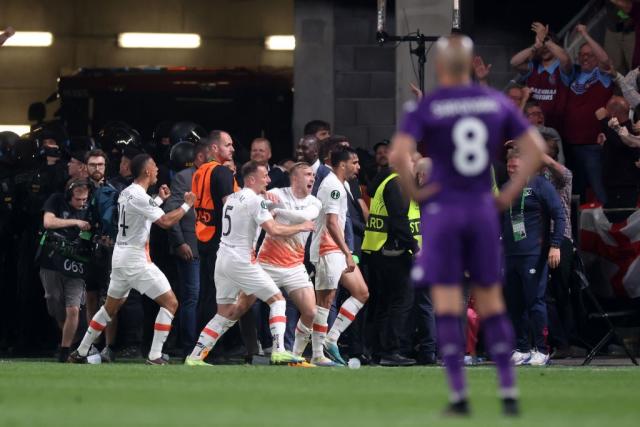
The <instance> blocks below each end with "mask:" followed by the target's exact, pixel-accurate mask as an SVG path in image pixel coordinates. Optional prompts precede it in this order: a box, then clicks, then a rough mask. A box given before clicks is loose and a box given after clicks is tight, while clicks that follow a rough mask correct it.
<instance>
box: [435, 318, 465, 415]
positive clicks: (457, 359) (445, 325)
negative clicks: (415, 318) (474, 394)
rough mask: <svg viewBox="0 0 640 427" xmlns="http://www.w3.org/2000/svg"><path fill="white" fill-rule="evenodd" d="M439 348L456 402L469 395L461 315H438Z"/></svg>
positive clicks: (454, 401) (453, 400)
mask: <svg viewBox="0 0 640 427" xmlns="http://www.w3.org/2000/svg"><path fill="white" fill-rule="evenodd" d="M436 330H437V335H438V348H439V350H440V356H441V357H442V361H443V362H444V366H445V370H446V373H447V378H448V380H449V390H450V392H451V402H452V403H456V402H459V401H461V400H463V399H466V397H467V389H466V381H465V376H464V371H463V364H462V358H463V356H464V353H463V349H464V337H463V335H462V325H461V323H460V317H459V316H454V315H440V316H438V315H437V316H436Z"/></svg>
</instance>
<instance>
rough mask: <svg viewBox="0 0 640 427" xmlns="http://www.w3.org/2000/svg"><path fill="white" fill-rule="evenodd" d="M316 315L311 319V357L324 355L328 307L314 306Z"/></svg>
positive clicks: (327, 327) (327, 326)
mask: <svg viewBox="0 0 640 427" xmlns="http://www.w3.org/2000/svg"><path fill="white" fill-rule="evenodd" d="M316 310H317V311H316V317H314V319H313V331H312V333H311V348H312V349H313V357H314V358H316V357H323V356H324V350H323V345H324V339H325V338H326V337H327V331H328V330H329V325H328V324H327V319H328V318H329V309H328V308H324V307H320V306H316Z"/></svg>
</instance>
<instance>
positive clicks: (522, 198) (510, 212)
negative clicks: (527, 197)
mask: <svg viewBox="0 0 640 427" xmlns="http://www.w3.org/2000/svg"><path fill="white" fill-rule="evenodd" d="M512 207H513V205H509V216H510V217H511V218H513V213H512V210H511V209H512ZM523 214H524V188H523V189H522V193H521V194H520V215H523Z"/></svg>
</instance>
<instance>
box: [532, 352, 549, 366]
mask: <svg viewBox="0 0 640 427" xmlns="http://www.w3.org/2000/svg"><path fill="white" fill-rule="evenodd" d="M528 364H529V365H531V366H546V365H548V364H549V355H548V354H544V353H541V352H539V351H538V350H535V351H532V352H531V357H530V358H529V362H528Z"/></svg>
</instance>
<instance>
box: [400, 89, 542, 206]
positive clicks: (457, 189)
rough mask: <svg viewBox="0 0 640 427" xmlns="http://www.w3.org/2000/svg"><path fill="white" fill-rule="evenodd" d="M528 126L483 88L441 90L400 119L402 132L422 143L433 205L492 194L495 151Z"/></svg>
mask: <svg viewBox="0 0 640 427" xmlns="http://www.w3.org/2000/svg"><path fill="white" fill-rule="evenodd" d="M530 126H531V125H530V124H529V122H527V121H526V119H525V118H524V116H523V114H522V113H521V112H520V111H519V110H518V109H517V108H516V107H515V106H514V105H513V102H512V101H511V100H509V99H508V98H507V97H505V96H504V95H503V94H502V93H500V92H498V91H496V90H494V89H491V88H488V87H486V86H480V85H471V86H455V87H446V88H441V89H438V90H436V91H435V92H433V93H432V94H430V95H429V96H427V97H425V98H424V99H423V100H422V102H421V103H420V104H419V105H418V107H417V108H416V109H415V110H414V111H412V112H410V113H408V114H407V115H406V116H405V119H404V123H403V125H402V127H401V129H400V130H401V131H402V132H405V133H407V134H409V135H411V136H413V138H414V139H415V140H416V141H422V142H423V143H424V144H425V146H426V149H427V152H428V154H429V157H431V159H432V162H433V169H432V172H431V178H430V179H429V182H435V183H438V184H439V185H440V187H441V189H440V192H439V193H438V194H436V195H435V196H434V197H433V199H434V200H439V201H443V202H444V201H450V202H456V201H460V202H462V201H464V200H465V199H466V198H468V197H469V196H479V195H484V194H486V193H489V192H490V191H491V172H490V166H491V163H492V162H493V161H494V160H495V159H496V156H497V155H498V153H499V149H500V148H501V147H502V145H503V144H504V143H505V142H506V141H508V140H510V139H516V138H517V137H519V136H520V135H522V134H523V133H524V132H525V131H526V130H527V128H529V127H530Z"/></svg>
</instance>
